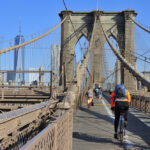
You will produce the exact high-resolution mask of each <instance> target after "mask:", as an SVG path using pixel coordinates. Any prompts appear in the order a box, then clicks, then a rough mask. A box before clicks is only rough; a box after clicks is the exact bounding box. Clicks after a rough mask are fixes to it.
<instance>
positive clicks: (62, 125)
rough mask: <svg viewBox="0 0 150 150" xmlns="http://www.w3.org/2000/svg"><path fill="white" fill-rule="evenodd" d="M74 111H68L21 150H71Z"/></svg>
mask: <svg viewBox="0 0 150 150" xmlns="http://www.w3.org/2000/svg"><path fill="white" fill-rule="evenodd" d="M72 126H73V110H72V109H69V110H67V111H66V112H65V113H64V114H63V115H62V116H60V117H58V118H57V120H56V121H54V122H52V124H50V125H49V126H48V127H47V128H45V129H44V130H43V131H42V132H40V133H39V134H38V135H37V136H35V137H34V138H33V139H32V140H31V141H29V142H27V144H26V145H24V146H23V147H22V148H21V150H71V149H72Z"/></svg>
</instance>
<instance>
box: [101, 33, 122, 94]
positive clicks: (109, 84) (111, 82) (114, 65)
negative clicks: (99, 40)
mask: <svg viewBox="0 0 150 150" xmlns="http://www.w3.org/2000/svg"><path fill="white" fill-rule="evenodd" d="M109 40H110V41H111V43H112V44H113V46H114V47H115V48H116V49H117V50H118V51H119V52H120V48H119V46H118V43H117V41H116V39H115V37H114V36H112V35H110V36H109ZM103 72H104V76H105V82H104V89H107V90H110V91H112V90H114V86H115V85H116V84H118V83H120V82H121V74H120V73H121V65H120V61H119V60H118V59H117V57H116V56H115V54H114V53H113V51H112V49H111V48H110V46H109V45H108V43H107V42H105V44H104V50H103Z"/></svg>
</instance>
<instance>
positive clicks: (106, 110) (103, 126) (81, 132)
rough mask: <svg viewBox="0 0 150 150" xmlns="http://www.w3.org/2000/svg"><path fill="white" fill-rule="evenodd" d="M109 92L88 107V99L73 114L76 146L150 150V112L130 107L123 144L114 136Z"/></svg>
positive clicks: (82, 149) (78, 149)
mask: <svg viewBox="0 0 150 150" xmlns="http://www.w3.org/2000/svg"><path fill="white" fill-rule="evenodd" d="M109 101H110V99H109V96H108V95H105V96H104V97H103V98H102V100H101V101H98V100H97V99H94V103H95V105H94V106H92V107H91V109H90V110H89V109H88V108H87V104H86V101H85V102H84V104H83V105H82V106H81V107H80V109H78V110H77V112H76V113H75V114H74V124H73V125H74V127H73V150H100V149H101V150H107V149H110V150H124V149H125V150H150V115H147V114H145V113H142V112H140V111H138V110H136V109H133V108H130V110H129V115H128V126H127V129H126V136H125V142H124V144H121V143H120V141H119V140H117V139H114V137H113V134H114V126H113V121H114V115H113V113H112V112H111V110H110V104H109Z"/></svg>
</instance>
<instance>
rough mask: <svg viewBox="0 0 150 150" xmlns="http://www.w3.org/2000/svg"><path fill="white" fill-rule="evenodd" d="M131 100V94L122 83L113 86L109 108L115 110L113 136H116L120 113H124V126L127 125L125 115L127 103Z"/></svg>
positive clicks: (126, 113)
mask: <svg viewBox="0 0 150 150" xmlns="http://www.w3.org/2000/svg"><path fill="white" fill-rule="evenodd" d="M130 102H131V96H130V93H129V91H128V90H127V89H126V88H125V86H124V85H123V84H118V85H116V87H115V91H114V92H112V94H111V110H113V111H114V112H115V122H114V130H115V134H114V138H116V139H117V138H118V137H117V130H118V125H119V118H120V114H121V113H125V115H124V119H125V126H127V115H128V109H129V104H130Z"/></svg>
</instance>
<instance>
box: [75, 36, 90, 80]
mask: <svg viewBox="0 0 150 150" xmlns="http://www.w3.org/2000/svg"><path fill="white" fill-rule="evenodd" d="M88 46H89V41H88V40H87V39H86V37H85V36H84V35H82V36H81V37H80V38H79V40H78V41H77V43H76V46H75V48H74V53H75V57H74V60H73V77H75V76H76V66H77V64H79V66H80V65H81V64H82V60H83V59H84V55H85V53H86V51H87V49H88Z"/></svg>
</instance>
